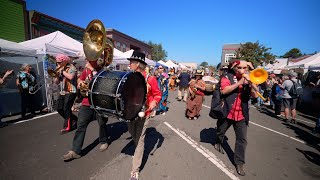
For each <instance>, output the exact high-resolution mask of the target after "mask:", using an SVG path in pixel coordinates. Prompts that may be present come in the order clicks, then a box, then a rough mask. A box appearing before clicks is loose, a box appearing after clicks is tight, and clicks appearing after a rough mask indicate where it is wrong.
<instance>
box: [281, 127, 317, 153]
mask: <svg viewBox="0 0 320 180" xmlns="http://www.w3.org/2000/svg"><path fill="white" fill-rule="evenodd" d="M283 124H284V125H286V126H287V128H290V129H292V130H293V131H294V132H295V133H296V134H297V136H296V137H297V138H299V139H301V140H303V141H305V142H306V144H307V145H308V146H310V147H313V148H315V149H317V150H318V151H320V147H319V145H318V144H319V143H320V139H319V138H317V137H316V136H314V135H312V134H311V131H310V132H308V131H306V130H303V129H302V128H300V127H298V126H296V125H293V124H289V123H283ZM299 124H300V123H299Z"/></svg>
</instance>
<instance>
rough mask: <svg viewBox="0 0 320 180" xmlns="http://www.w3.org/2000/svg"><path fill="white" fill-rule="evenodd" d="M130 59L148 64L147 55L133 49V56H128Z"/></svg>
mask: <svg viewBox="0 0 320 180" xmlns="http://www.w3.org/2000/svg"><path fill="white" fill-rule="evenodd" d="M127 59H128V60H129V61H130V60H133V61H138V62H142V63H144V64H146V65H147V63H146V55H145V54H144V53H142V52H139V51H133V53H132V56H131V57H130V58H127Z"/></svg>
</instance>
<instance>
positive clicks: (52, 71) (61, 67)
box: [29, 61, 68, 94]
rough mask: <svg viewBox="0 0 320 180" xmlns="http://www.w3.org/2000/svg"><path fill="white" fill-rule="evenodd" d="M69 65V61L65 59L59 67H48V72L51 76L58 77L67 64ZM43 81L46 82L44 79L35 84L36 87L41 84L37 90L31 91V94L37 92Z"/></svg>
mask: <svg viewBox="0 0 320 180" xmlns="http://www.w3.org/2000/svg"><path fill="white" fill-rule="evenodd" d="M67 65H68V62H67V61H64V62H63V63H62V64H61V66H59V67H58V68H57V69H55V70H53V69H48V71H47V73H48V75H49V76H50V77H52V78H57V77H59V73H60V71H61V70H62V69H64V68H65V67H66V66H67ZM42 82H44V79H42V80H41V81H39V82H38V83H37V84H35V85H34V87H37V86H39V85H40V86H39V87H38V88H37V89H36V90H35V91H29V94H36V93H37V92H38V91H39V90H40V89H41V88H42V86H43V85H44V84H41V83H42Z"/></svg>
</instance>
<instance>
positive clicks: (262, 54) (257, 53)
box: [236, 41, 276, 66]
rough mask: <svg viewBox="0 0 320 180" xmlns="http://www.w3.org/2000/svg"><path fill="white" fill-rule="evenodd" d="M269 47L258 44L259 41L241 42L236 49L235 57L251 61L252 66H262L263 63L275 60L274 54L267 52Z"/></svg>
mask: <svg viewBox="0 0 320 180" xmlns="http://www.w3.org/2000/svg"><path fill="white" fill-rule="evenodd" d="M269 50H271V48H267V47H265V46H264V45H261V44H259V41H257V42H255V43H252V42H247V43H245V44H241V46H240V48H239V49H238V50H237V51H236V58H237V59H242V60H246V61H249V62H252V64H253V65H254V66H259V65H261V66H263V65H264V64H269V63H272V62H273V61H274V60H275V57H276V56H275V55H273V54H272V53H271V52H269Z"/></svg>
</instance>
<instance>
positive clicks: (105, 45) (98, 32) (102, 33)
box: [80, 19, 114, 97]
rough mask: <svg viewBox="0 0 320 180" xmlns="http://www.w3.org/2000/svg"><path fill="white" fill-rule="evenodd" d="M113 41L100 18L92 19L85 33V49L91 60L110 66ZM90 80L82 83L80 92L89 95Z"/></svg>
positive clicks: (102, 65)
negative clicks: (107, 34) (108, 36)
mask: <svg viewBox="0 0 320 180" xmlns="http://www.w3.org/2000/svg"><path fill="white" fill-rule="evenodd" d="M113 48H114V46H113V42H112V41H111V40H110V39H108V38H107V37H106V30H105V27H104V25H103V23H102V22H101V21H100V20H97V19H95V20H92V21H91V22H90V23H89V24H88V26H87V28H86V30H85V32H84V35H83V51H84V54H85V55H86V58H87V59H88V60H89V61H97V65H98V66H100V67H106V66H109V65H110V64H111V63H112V60H113ZM88 92H89V80H87V79H86V80H85V81H83V83H82V84H81V85H80V94H81V95H82V96H83V97H87V96H88Z"/></svg>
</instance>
